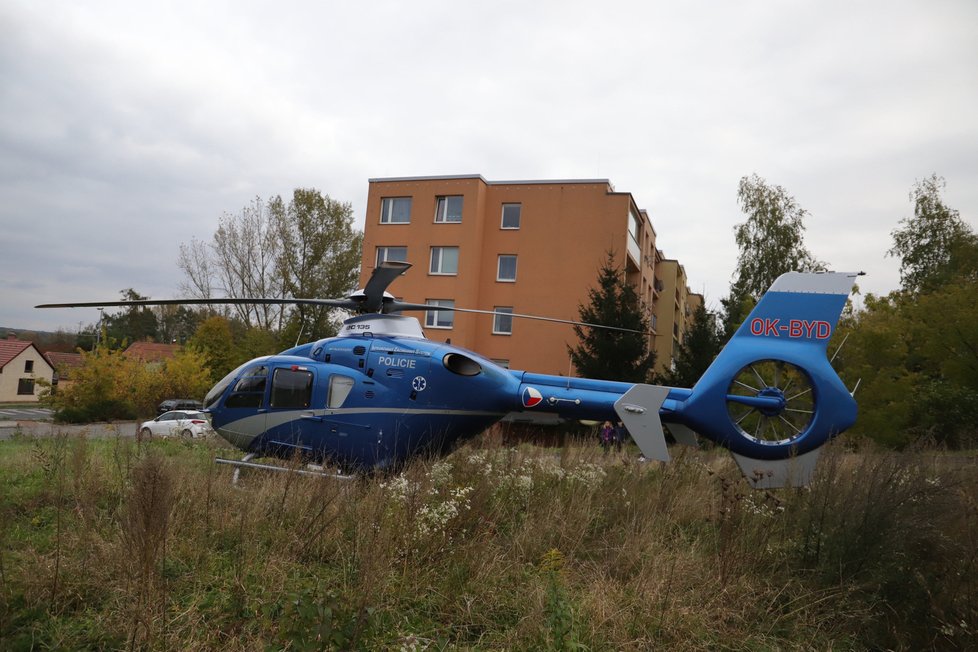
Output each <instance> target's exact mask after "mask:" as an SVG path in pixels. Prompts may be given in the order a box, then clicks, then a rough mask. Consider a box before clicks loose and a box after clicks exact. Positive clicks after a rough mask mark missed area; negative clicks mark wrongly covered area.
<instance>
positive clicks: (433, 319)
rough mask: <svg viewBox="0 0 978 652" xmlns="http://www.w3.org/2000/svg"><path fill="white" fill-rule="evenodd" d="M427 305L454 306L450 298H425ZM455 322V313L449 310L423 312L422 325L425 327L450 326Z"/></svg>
mask: <svg viewBox="0 0 978 652" xmlns="http://www.w3.org/2000/svg"><path fill="white" fill-rule="evenodd" d="M425 303H426V304H428V305H429V306H446V307H448V308H454V307H455V302H454V301H452V300H451V299H425ZM454 323H455V313H454V312H452V311H451V310H429V311H428V312H426V313H425V314H424V325H425V326H426V327H427V328H451V327H452V325H454Z"/></svg>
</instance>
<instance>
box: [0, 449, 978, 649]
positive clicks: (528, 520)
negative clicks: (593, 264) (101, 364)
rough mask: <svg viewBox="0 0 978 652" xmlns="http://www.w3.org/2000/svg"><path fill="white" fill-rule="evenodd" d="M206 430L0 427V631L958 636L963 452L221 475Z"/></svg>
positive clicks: (494, 455)
mask: <svg viewBox="0 0 978 652" xmlns="http://www.w3.org/2000/svg"><path fill="white" fill-rule="evenodd" d="M217 445H218V444H217V443H216V442H200V441H196V442H180V441H154V442H150V443H143V444H138V443H137V442H135V441H132V440H131V439H126V438H118V439H108V440H98V441H95V440H91V441H89V440H86V439H85V438H79V437H67V436H63V437H54V438H47V439H38V440H32V439H27V438H14V439H13V440H11V441H8V442H2V443H0V649H3V650H29V649H36V650H41V649H57V650H77V649H160V650H163V649H172V650H198V649H220V650H265V649H267V650H272V649H274V650H279V649H292V650H317V649H344V650H345V649H368V650H375V649H376V650H388V649H390V650H442V649H449V650H456V649H472V650H531V649H532V650H649V649H665V648H668V649H673V650H718V649H725V650H792V649H798V650H810V649H816V650H825V649H834V650H835V649H841V650H847V649H851V650H869V649H872V650H879V649H906V650H920V649H961V650H965V649H978V559H976V554H978V552H976V551H978V502H976V496H978V490H976V487H978V473H976V462H975V459H974V458H972V457H968V456H960V455H945V454H941V453H938V452H929V451H917V452H913V453H902V454H883V453H869V452H863V453H860V454H853V453H850V452H846V451H844V450H843V449H842V448H841V447H838V446H837V447H835V448H834V449H833V448H830V449H828V450H827V451H826V453H825V454H823V459H822V462H821V465H820V469H819V474H818V477H817V481H816V483H815V484H814V485H813V486H812V487H810V488H807V489H803V490H778V491H753V490H750V489H749V488H748V487H747V485H746V483H745V482H744V481H743V480H741V479H740V477H739V473H738V472H737V471H736V469H735V468H734V466H733V464H732V463H731V462H730V461H729V460H728V458H727V456H726V454H725V453H721V452H710V451H681V450H678V449H677V450H676V451H674V452H676V453H678V459H676V460H675V461H674V463H672V464H670V465H660V464H657V463H647V464H641V463H638V462H637V461H635V457H634V456H633V455H629V454H628V453H627V452H626V454H622V455H620V456H618V455H614V454H610V455H608V456H603V455H602V453H601V451H600V450H598V449H597V448H596V447H592V446H590V445H588V444H585V443H580V442H579V443H572V444H569V445H566V446H564V447H561V448H543V447H535V446H531V445H528V444H521V445H519V446H516V447H512V446H505V445H503V444H502V443H500V438H499V436H498V435H495V436H493V435H490V436H486V437H484V438H482V439H481V440H479V441H478V442H476V443H475V444H473V445H468V446H466V447H463V448H462V449H460V450H458V451H456V452H455V453H454V454H453V455H451V456H450V457H448V458H445V459H442V460H429V461H419V462H418V463H415V464H413V465H412V466H410V467H409V468H408V469H406V471H405V472H404V473H403V474H402V475H398V476H388V477H377V478H370V479H363V480H357V481H352V482H340V481H336V480H331V479H321V478H308V477H301V476H295V475H286V474H268V473H264V472H251V473H246V474H244V475H243V476H242V482H241V484H240V485H239V486H238V487H232V486H231V484H230V475H231V470H230V469H228V468H225V467H219V466H216V465H214V464H213V463H212V461H211V460H212V458H213V456H214V455H215V453H216V452H218V453H221V452H223V453H224V454H228V453H229V451H219V450H216V447H217Z"/></svg>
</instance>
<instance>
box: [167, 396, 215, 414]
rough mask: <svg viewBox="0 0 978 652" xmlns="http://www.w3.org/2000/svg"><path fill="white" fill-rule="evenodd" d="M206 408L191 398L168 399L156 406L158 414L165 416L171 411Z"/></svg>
mask: <svg viewBox="0 0 978 652" xmlns="http://www.w3.org/2000/svg"><path fill="white" fill-rule="evenodd" d="M202 407H204V404H203V403H201V402H200V401H194V400H191V399H189V398H168V399H166V400H165V401H163V402H162V403H160V404H159V405H157V406H156V414H163V413H164V412H169V411H170V410H199V409H201V408H202Z"/></svg>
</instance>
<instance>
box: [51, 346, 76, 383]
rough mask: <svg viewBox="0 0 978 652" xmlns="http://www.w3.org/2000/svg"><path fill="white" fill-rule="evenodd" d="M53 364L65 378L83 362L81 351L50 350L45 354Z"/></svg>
mask: <svg viewBox="0 0 978 652" xmlns="http://www.w3.org/2000/svg"><path fill="white" fill-rule="evenodd" d="M44 357H45V358H47V359H48V362H50V363H51V366H52V367H54V368H55V369H57V370H58V372H59V373H60V374H61V378H62V379H65V378H67V377H68V374H69V373H71V370H72V369H74V368H75V367H80V366H81V364H82V357H81V353H65V352H63V351H48V352H47V353H45V354H44Z"/></svg>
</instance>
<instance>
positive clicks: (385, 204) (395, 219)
mask: <svg viewBox="0 0 978 652" xmlns="http://www.w3.org/2000/svg"><path fill="white" fill-rule="evenodd" d="M410 222H411V198H410V197H384V198H383V199H381V200H380V223H381V224H409V223H410Z"/></svg>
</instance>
